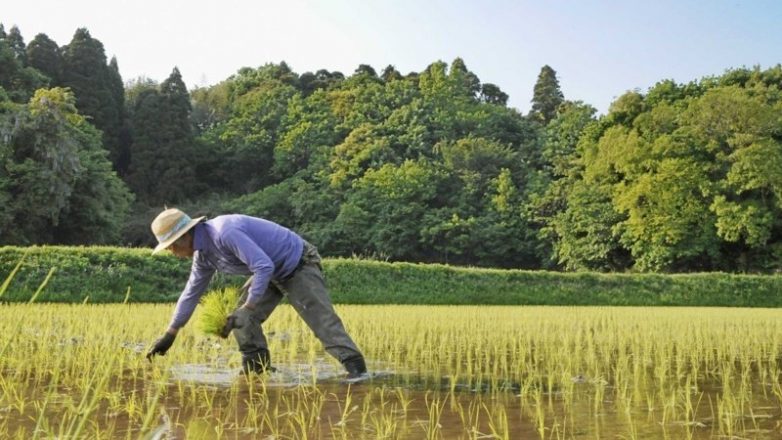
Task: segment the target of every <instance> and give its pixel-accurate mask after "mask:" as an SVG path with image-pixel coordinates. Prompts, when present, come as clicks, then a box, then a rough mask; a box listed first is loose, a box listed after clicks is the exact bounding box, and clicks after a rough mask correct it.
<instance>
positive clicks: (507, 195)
mask: <svg viewBox="0 0 782 440" xmlns="http://www.w3.org/2000/svg"><path fill="white" fill-rule="evenodd" d="M531 86H532V87H534V88H533V91H534V94H533V99H532V106H531V110H530V112H529V113H528V114H522V113H520V112H519V111H518V110H516V109H514V108H509V107H508V106H507V100H508V95H507V94H505V93H504V92H503V91H502V89H501V88H500V87H499V86H498V85H495V84H490V83H484V82H482V81H481V80H480V79H479V78H478V77H477V75H475V74H474V73H473V72H471V71H470V70H469V69H468V68H467V66H466V65H465V62H464V61H463V60H462V59H459V58H457V59H455V60H453V61H452V62H451V63H450V64H448V63H445V62H442V61H435V62H433V63H432V64H430V65H429V66H428V67H426V68H425V69H424V70H423V71H421V72H410V73H407V74H402V73H400V72H399V71H397V70H396V69H395V68H394V66H393V65H389V66H388V67H385V68H384V69H382V70H381V71H380V72H378V71H376V70H375V69H374V68H373V67H371V66H369V65H363V64H362V65H360V66H358V67H357V68H356V70H355V71H354V72H352V73H350V74H349V75H345V74H343V73H341V72H334V71H328V70H318V71H317V72H304V73H301V74H299V73H296V72H294V71H293V70H292V69H291V68H290V67H289V66H288V65H287V64H286V63H284V62H280V63H279V64H265V65H263V66H261V67H258V68H242V69H240V70H239V71H238V72H236V74H234V75H232V76H231V77H229V78H227V79H225V80H224V81H222V82H220V83H218V84H215V85H212V86H209V87H203V88H196V89H194V90H188V89H187V87H186V86H185V84H184V82H183V81H182V78H181V75H180V72H179V71H178V69H177V68H173V70H172V72H171V74H170V76H169V77H168V78H166V79H165V80H164V81H163V82H160V83H158V82H157V81H155V80H152V79H148V78H136V79H131V80H129V81H128V80H123V78H122V77H121V76H120V73H119V68H118V62H117V60H116V58H112V59H111V60H108V59H107V57H106V53H105V50H104V47H103V45H102V43H101V42H100V41H99V40H98V39H96V38H94V37H92V36H91V35H90V33H89V31H88V30H87V29H78V30H76V32H75V34H74V36H73V38H72V40H71V41H70V42H69V43H68V44H67V45H65V46H59V45H58V44H57V43H56V42H54V41H53V40H51V39H50V38H49V37H47V36H46V35H45V34H38V35H36V36H35V37H34V38H33V39H32V40H30V41H29V42H27V43H26V42H25V39H24V38H23V36H22V34H21V32H20V30H19V29H18V28H17V27H12V28H10V29H9V30H6V29H5V28H4V27H3V26H2V25H0V245H4V244H15V245H31V244H115V245H130V246H141V245H149V244H151V243H152V241H154V237H153V236H152V234H151V232H150V231H149V223H150V221H151V220H152V218H154V216H155V215H156V214H157V212H159V211H160V210H161V209H162V208H163V206H164V205H168V206H178V207H180V208H182V209H183V210H185V211H186V212H188V213H190V214H191V215H209V216H214V215H218V214H221V213H228V212H238V213H245V214H250V215H257V216H263V217H266V218H269V219H271V220H274V221H276V222H278V223H281V224H283V225H286V226H288V227H291V228H293V229H295V230H296V231H298V232H300V233H301V234H302V235H303V236H305V237H306V238H308V239H309V240H311V241H312V242H314V243H316V244H317V245H318V247H319V248H320V249H321V252H322V253H323V254H325V255H330V256H351V255H358V256H363V257H371V258H379V259H389V260H406V261H419V262H442V263H448V264H459V265H475V266H490V267H506V268H510V267H513V268H528V269H536V268H545V269H561V270H592V271H641V272H650V271H659V272H691V271H712V270H720V271H738V272H775V271H779V270H782V218H781V217H780V211H781V209H782V92H781V91H780V87H782V67H781V66H779V65H778V66H776V67H773V68H769V69H766V70H762V69H760V68H759V67H756V68H736V69H730V70H728V71H726V72H724V73H723V74H720V75H716V76H712V77H707V78H702V79H699V80H693V81H691V82H689V83H686V84H680V83H676V82H674V81H671V80H662V81H660V82H658V83H657V84H655V85H654V86H652V87H651V88H649V89H648V90H647V91H646V92H641V91H638V90H636V91H628V92H626V93H624V94H623V95H621V96H619V97H618V98H617V99H616V100H615V101H614V102H613V103H612V104H611V107H610V109H609V111H608V113H607V114H605V115H600V116H598V115H597V112H596V110H595V109H594V108H593V107H592V106H590V105H589V104H587V103H583V102H579V101H570V100H567V99H566V97H565V96H564V95H563V93H562V91H561V89H560V87H559V83H558V80H557V76H556V72H555V71H554V70H553V69H552V68H551V67H549V66H543V67H542V69H541V70H540V74H539V76H538V80H537V82H536V84H534V85H531Z"/></svg>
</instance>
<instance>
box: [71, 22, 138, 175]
mask: <svg viewBox="0 0 782 440" xmlns="http://www.w3.org/2000/svg"><path fill="white" fill-rule="evenodd" d="M117 74H118V73H117ZM62 77H63V81H62V82H63V85H64V86H66V87H69V88H70V89H71V90H73V92H74V94H75V95H76V107H77V108H78V109H79V112H80V113H82V114H84V115H86V116H89V117H90V118H92V123H93V124H95V126H96V127H97V128H98V129H100V130H102V131H103V144H104V146H105V147H106V149H107V150H108V151H109V155H110V157H111V159H112V162H113V163H114V165H115V168H116V167H117V161H118V158H119V157H120V156H121V154H120V141H119V135H120V132H121V130H122V124H123V121H122V113H123V111H124V110H123V106H122V102H117V96H118V93H117V86H116V81H112V79H111V73H110V71H109V66H108V65H107V63H106V53H105V51H104V49H103V43H101V42H100V41H99V40H97V39H95V38H92V36H91V35H90V33H89V31H88V30H87V29H85V28H80V29H77V30H76V32H75V33H74V35H73V39H72V40H71V42H70V43H69V44H68V45H67V46H65V47H64V48H63V75H62ZM120 82H121V81H120Z"/></svg>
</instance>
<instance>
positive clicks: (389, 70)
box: [380, 64, 402, 82]
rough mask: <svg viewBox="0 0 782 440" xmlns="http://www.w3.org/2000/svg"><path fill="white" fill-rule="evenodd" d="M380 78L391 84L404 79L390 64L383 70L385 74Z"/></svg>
mask: <svg viewBox="0 0 782 440" xmlns="http://www.w3.org/2000/svg"><path fill="white" fill-rule="evenodd" d="M380 77H381V78H383V81H385V82H391V81H398V80H400V79H402V74H401V73H399V71H398V70H396V68H395V67H394V66H393V65H392V64H389V65H388V66H386V67H385V69H383V72H382V73H381V74H380Z"/></svg>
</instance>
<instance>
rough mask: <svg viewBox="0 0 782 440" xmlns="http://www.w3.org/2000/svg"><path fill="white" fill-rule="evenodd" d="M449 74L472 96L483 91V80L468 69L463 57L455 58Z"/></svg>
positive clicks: (461, 88) (455, 82)
mask: <svg viewBox="0 0 782 440" xmlns="http://www.w3.org/2000/svg"><path fill="white" fill-rule="evenodd" d="M448 76H449V77H450V78H451V79H452V80H453V81H454V84H455V85H456V86H457V87H458V88H459V89H460V90H462V91H464V92H465V93H466V94H468V95H470V96H476V95H477V94H478V92H480V91H481V80H480V79H479V78H478V76H477V75H476V74H474V73H472V72H470V71H469V70H468V69H467V66H466V65H465V64H464V60H462V59H461V58H456V59H455V60H453V62H452V63H451V70H450V71H449V72H448Z"/></svg>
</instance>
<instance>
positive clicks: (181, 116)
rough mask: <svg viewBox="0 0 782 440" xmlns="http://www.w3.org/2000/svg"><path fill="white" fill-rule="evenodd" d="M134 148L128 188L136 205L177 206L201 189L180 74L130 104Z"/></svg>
mask: <svg viewBox="0 0 782 440" xmlns="http://www.w3.org/2000/svg"><path fill="white" fill-rule="evenodd" d="M134 101H135V107H134V110H133V116H132V130H133V144H132V145H131V148H130V154H131V163H130V171H129V175H128V183H129V185H130V186H131V188H132V189H133V191H134V192H135V193H136V195H137V196H138V198H139V200H140V201H142V202H146V203H148V204H152V205H160V204H164V203H177V202H180V201H183V200H185V199H186V198H188V197H190V196H192V195H195V194H197V193H198V191H199V190H200V189H201V188H200V187H199V183H198V181H197V179H196V175H195V167H196V164H197V162H198V159H199V158H198V157H197V156H198V155H197V151H196V149H195V148H194V137H193V131H192V127H191V123H190V111H191V107H190V97H189V95H188V92H187V87H186V86H185V83H184V82H183V81H182V75H181V74H180V73H179V69H177V68H174V70H173V71H172V72H171V75H169V77H168V78H167V79H166V80H165V81H163V83H162V84H160V88H159V89H146V90H143V91H142V92H141V93H140V94H139V96H138V97H136V98H135V99H134Z"/></svg>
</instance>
